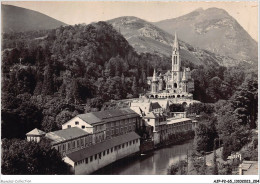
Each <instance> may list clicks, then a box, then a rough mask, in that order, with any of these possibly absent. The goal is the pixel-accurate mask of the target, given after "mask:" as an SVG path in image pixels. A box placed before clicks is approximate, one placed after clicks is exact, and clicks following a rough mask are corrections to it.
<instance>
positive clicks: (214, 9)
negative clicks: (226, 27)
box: [205, 7, 228, 14]
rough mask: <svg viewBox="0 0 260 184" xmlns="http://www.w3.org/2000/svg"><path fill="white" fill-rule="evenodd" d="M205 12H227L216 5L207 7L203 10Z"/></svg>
mask: <svg viewBox="0 0 260 184" xmlns="http://www.w3.org/2000/svg"><path fill="white" fill-rule="evenodd" d="M205 11H206V12H215V13H217V12H219V13H222V14H223V13H225V14H228V13H227V11H226V10H224V9H222V8H216V7H212V8H208V9H206V10H205Z"/></svg>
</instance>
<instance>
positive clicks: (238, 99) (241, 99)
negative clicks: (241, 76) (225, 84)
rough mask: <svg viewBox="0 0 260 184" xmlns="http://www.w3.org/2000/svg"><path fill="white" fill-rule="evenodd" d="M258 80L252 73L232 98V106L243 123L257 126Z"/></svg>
mask: <svg viewBox="0 0 260 184" xmlns="http://www.w3.org/2000/svg"><path fill="white" fill-rule="evenodd" d="M257 99H258V82H257V78H256V76H255V75H250V76H248V77H247V78H246V80H245V82H244V83H243V84H242V85H241V86H240V87H239V90H238V91H237V92H236V93H235V94H234V96H233V97H232V98H231V102H232V107H233V108H234V111H235V113H236V114H237V115H238V117H239V119H240V121H241V123H242V124H249V125H250V128H256V119H257V113H258V112H257Z"/></svg>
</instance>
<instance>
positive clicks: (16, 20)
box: [1, 4, 66, 33]
mask: <svg viewBox="0 0 260 184" xmlns="http://www.w3.org/2000/svg"><path fill="white" fill-rule="evenodd" d="M1 10H2V32H6V33H8V32H23V31H37V30H45V29H54V28H57V27H60V26H64V25H66V24H65V23H63V22H61V21H58V20H56V19H54V18H51V17H49V16H47V15H44V14H42V13H39V12H37V11H33V10H29V9H25V8H20V7H16V6H12V5H3V4H2V8H1Z"/></svg>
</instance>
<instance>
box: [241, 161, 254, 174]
mask: <svg viewBox="0 0 260 184" xmlns="http://www.w3.org/2000/svg"><path fill="white" fill-rule="evenodd" d="M239 167H240V168H242V170H243V175H257V174H258V161H243V163H242V164H240V166H239Z"/></svg>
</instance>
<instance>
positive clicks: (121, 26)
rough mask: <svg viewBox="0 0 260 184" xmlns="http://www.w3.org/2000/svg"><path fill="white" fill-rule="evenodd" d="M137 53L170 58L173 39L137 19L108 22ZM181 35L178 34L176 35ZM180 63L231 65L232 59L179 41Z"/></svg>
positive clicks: (119, 19)
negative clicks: (154, 54)
mask: <svg viewBox="0 0 260 184" xmlns="http://www.w3.org/2000/svg"><path fill="white" fill-rule="evenodd" d="M107 22H108V23H110V24H111V25H112V26H113V27H114V28H115V29H116V30H118V31H119V32H120V33H121V34H122V35H123V36H124V37H125V38H126V40H127V41H128V42H129V43H130V45H132V47H134V48H135V50H136V51H137V52H138V53H142V52H144V53H156V54H158V55H164V56H167V57H171V54H172V44H173V39H174V37H173V36H172V35H171V34H169V33H167V32H165V31H163V30H162V29H160V28H158V27H157V26H155V25H153V24H151V23H149V22H147V21H145V20H143V19H140V18H137V17H131V16H126V17H119V18H115V19H112V20H108V21H107ZM179 34H181V33H178V35H179ZM179 43H180V47H181V58H182V61H184V62H185V61H186V62H190V63H193V64H194V65H212V64H213V65H217V64H220V65H225V66H229V65H233V64H234V62H235V61H234V59H232V58H231V57H225V56H221V55H216V54H214V53H212V52H210V51H206V50H203V49H198V48H194V47H192V46H191V45H189V44H187V43H185V42H183V41H181V40H180V39H179Z"/></svg>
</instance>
